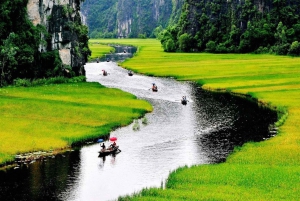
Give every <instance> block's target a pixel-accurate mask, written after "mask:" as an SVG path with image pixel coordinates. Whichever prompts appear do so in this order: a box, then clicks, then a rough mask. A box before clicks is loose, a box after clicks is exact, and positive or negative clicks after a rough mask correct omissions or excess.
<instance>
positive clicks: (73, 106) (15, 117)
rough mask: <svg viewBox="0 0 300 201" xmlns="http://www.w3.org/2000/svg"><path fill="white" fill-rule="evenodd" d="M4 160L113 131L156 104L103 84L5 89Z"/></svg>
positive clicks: (1, 95)
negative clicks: (152, 104)
mask: <svg viewBox="0 0 300 201" xmlns="http://www.w3.org/2000/svg"><path fill="white" fill-rule="evenodd" d="M0 111H1V116H0V128H1V130H0V141H1V144H0V163H4V162H6V161H10V160H13V159H14V155H16V154H19V153H24V152H31V151H39V150H50V149H60V148H65V147H69V146H71V145H72V144H73V143H78V142H82V141H86V140H89V139H95V138H98V137H100V136H104V135H108V134H109V132H110V131H111V130H112V129H114V128H117V127H121V126H125V125H128V124H130V123H131V121H132V119H137V118H139V117H140V116H143V115H144V114H145V113H146V112H150V111H152V107H151V105H150V104H149V103H148V102H146V101H143V100H138V99H137V98H136V97H135V96H133V95H131V94H129V93H127V92H122V91H121V90H118V89H109V88H105V87H103V86H101V85H100V84H98V83H84V82H79V83H66V84H51V85H44V86H36V87H7V88H1V89H0Z"/></svg>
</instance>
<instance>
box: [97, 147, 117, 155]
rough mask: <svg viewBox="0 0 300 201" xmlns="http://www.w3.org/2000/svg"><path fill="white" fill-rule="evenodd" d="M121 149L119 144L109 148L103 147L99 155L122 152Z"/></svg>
mask: <svg viewBox="0 0 300 201" xmlns="http://www.w3.org/2000/svg"><path fill="white" fill-rule="evenodd" d="M120 152H121V150H120V149H119V146H115V147H110V148H107V149H101V150H100V151H99V156H100V157H101V156H107V155H109V154H117V153H120Z"/></svg>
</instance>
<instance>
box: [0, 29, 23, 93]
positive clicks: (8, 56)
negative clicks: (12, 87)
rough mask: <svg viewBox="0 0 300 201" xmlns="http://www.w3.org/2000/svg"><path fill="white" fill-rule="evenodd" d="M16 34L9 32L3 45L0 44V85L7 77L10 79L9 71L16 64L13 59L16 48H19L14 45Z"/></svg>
mask: <svg viewBox="0 0 300 201" xmlns="http://www.w3.org/2000/svg"><path fill="white" fill-rule="evenodd" d="M15 37H16V35H15V34H14V33H10V34H9V36H8V37H7V39H5V40H4V41H3V45H2V46H0V48H1V52H0V58H1V60H0V64H1V76H0V86H1V87H3V85H4V84H5V83H6V80H7V79H11V72H12V68H14V65H15V64H17V61H16V59H15V55H16V53H17V50H18V49H19V48H18V47H16V46H15V45H14V42H13V40H14V38H15Z"/></svg>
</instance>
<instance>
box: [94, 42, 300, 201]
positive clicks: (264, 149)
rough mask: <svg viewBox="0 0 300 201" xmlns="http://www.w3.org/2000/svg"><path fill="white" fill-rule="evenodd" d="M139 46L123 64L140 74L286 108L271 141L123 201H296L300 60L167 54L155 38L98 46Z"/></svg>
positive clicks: (186, 171) (299, 158)
mask: <svg viewBox="0 0 300 201" xmlns="http://www.w3.org/2000/svg"><path fill="white" fill-rule="evenodd" d="M93 41H97V42H101V43H119V44H126V45H134V46H136V47H138V52H137V53H136V55H135V57H133V58H132V59H130V60H126V61H125V62H123V63H121V64H120V65H121V66H122V67H124V68H129V69H132V70H134V71H135V72H138V73H141V74H146V75H153V76H164V77H174V78H176V79H177V80H189V81H194V82H197V83H198V84H199V85H200V86H202V88H204V89H207V90H219V91H222V90H226V91H230V92H233V93H240V94H250V95H251V96H252V97H255V98H256V99H257V100H259V101H260V102H261V103H262V104H264V105H267V106H271V107H272V108H276V109H277V110H278V111H279V112H280V111H281V108H286V110H287V112H285V113H283V114H282V115H280V119H279V121H278V122H277V123H276V126H280V127H279V129H278V132H279V133H278V134H277V135H276V136H275V137H273V138H270V139H268V140H266V141H263V142H259V143H250V142H249V143H247V144H245V145H243V147H238V148H236V149H235V151H234V152H233V154H231V155H230V156H229V157H228V158H227V160H226V162H225V163H222V164H216V165H202V166H194V167H192V168H187V167H185V168H181V169H179V170H177V171H176V172H174V173H172V174H171V175H170V177H169V179H168V183H167V185H166V189H164V190H161V189H156V188H151V189H145V190H143V191H141V192H140V193H137V194H135V195H133V196H128V197H126V198H125V199H124V200H298V199H299V196H300V194H299V192H300V185H299V178H300V175H299V172H300V143H299V142H300V127H299V122H300V79H299V77H300V70H299V69H300V68H299V63H300V58H299V57H289V56H276V55H268V54H208V53H166V52H164V51H163V50H162V48H161V44H160V42H159V41H158V40H155V39H124V40H113V39H109V40H108V39H107V40H105V39H103V40H93Z"/></svg>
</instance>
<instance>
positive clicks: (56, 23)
mask: <svg viewBox="0 0 300 201" xmlns="http://www.w3.org/2000/svg"><path fill="white" fill-rule="evenodd" d="M81 1H82V0H28V4H27V10H28V17H29V19H30V20H31V21H32V23H33V24H34V25H35V26H37V25H42V26H44V27H45V28H46V30H47V33H43V34H41V41H42V42H41V44H40V47H39V51H40V52H47V51H52V50H58V51H59V55H60V58H61V60H62V63H63V64H64V65H65V66H70V67H71V68H72V70H73V71H74V72H75V73H76V74H79V75H80V74H84V72H83V65H84V64H85V62H86V61H87V56H88V55H87V54H88V51H86V50H84V51H82V50H83V49H84V48H86V46H87V44H84V45H82V44H81V43H80V37H84V33H82V32H83V30H82V29H83V27H82V26H81V25H82V22H81V15H80V3H81ZM80 35H83V36H80ZM81 42H82V41H81Z"/></svg>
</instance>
